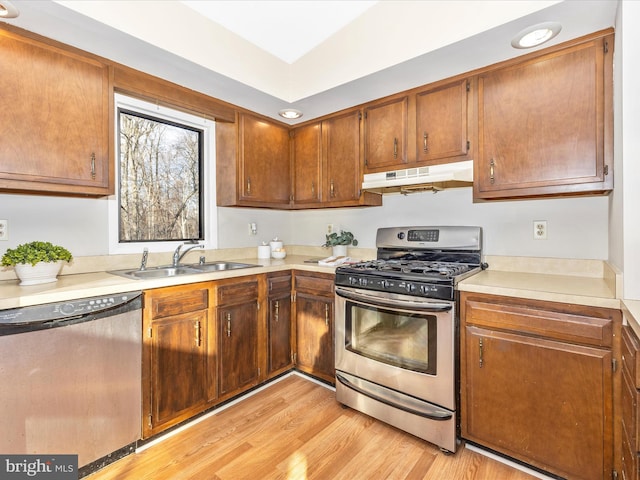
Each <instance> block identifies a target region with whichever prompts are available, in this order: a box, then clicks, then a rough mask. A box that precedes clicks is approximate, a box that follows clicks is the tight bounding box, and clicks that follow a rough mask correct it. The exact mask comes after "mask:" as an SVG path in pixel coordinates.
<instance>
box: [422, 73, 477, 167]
mask: <svg viewBox="0 0 640 480" xmlns="http://www.w3.org/2000/svg"><path fill="white" fill-rule="evenodd" d="M469 88H470V83H469V81H468V80H461V81H459V82H456V83H453V84H450V85H445V86H442V87H438V88H435V89H432V90H427V91H424V92H421V93H418V94H417V95H416V160H417V162H418V163H419V164H422V165H428V164H434V163H442V160H443V159H447V160H448V161H458V160H468V155H467V152H468V146H467V142H468V141H469V138H468V133H467V124H468V121H467V116H468V107H467V105H468V102H467V96H468V91H469Z"/></svg>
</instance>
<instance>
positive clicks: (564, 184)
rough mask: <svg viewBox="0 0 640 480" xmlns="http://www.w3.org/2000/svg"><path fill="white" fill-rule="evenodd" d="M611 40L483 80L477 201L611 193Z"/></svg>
mask: <svg viewBox="0 0 640 480" xmlns="http://www.w3.org/2000/svg"><path fill="white" fill-rule="evenodd" d="M612 57H613V35H607V36H604V37H598V38H591V39H589V40H588V41H584V42H582V43H577V44H572V45H570V46H567V47H566V48H563V49H560V50H557V49H556V50H555V51H551V52H550V53H547V54H543V55H538V56H534V57H533V58H531V57H530V58H529V59H527V60H525V61H519V62H518V63H510V64H508V65H507V66H505V67H504V68H499V69H495V70H491V71H488V72H486V73H483V74H480V75H479V76H478V102H479V103H478V109H479V112H478V117H479V118H478V124H479V155H478V158H477V159H476V163H475V168H474V170H475V174H474V198H476V199H491V198H510V197H527V196H540V195H563V194H577V193H600V192H607V191H609V190H611V188H612V187H613V171H612V167H613V165H612V161H613V157H612V129H613V126H612V125H613V120H612V99H613V94H612Z"/></svg>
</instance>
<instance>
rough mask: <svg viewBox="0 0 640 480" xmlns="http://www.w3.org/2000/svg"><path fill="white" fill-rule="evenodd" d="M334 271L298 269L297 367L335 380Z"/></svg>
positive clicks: (295, 273) (296, 304)
mask: <svg viewBox="0 0 640 480" xmlns="http://www.w3.org/2000/svg"><path fill="white" fill-rule="evenodd" d="M334 280H335V278H334V275H333V274H325V273H315V272H314V273H312V272H302V271H295V272H294V298H295V319H296V368H297V369H298V370H300V371H302V372H305V373H308V374H310V375H313V376H315V377H318V378H320V379H322V380H325V381H327V382H329V383H332V384H335V363H334V352H335V347H334V309H333V306H334Z"/></svg>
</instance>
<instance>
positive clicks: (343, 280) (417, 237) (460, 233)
mask: <svg viewBox="0 0 640 480" xmlns="http://www.w3.org/2000/svg"><path fill="white" fill-rule="evenodd" d="M376 245H377V247H378V251H377V257H378V258H377V259H376V260H370V261H366V262H361V263H356V264H352V265H343V266H340V267H338V269H337V270H336V285H337V286H344V287H351V288H359V289H364V290H373V291H384V292H389V293H399V294H406V295H413V296H420V297H428V298H438V299H444V300H453V299H454V290H455V286H456V284H457V283H458V282H459V281H460V280H462V279H464V278H467V277H468V276H470V275H473V274H475V273H477V272H479V271H480V270H481V269H483V268H486V264H483V263H482V262H481V257H482V252H481V249H482V231H481V229H480V227H394V228H381V229H379V230H378V234H377V238H376Z"/></svg>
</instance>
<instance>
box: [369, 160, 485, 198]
mask: <svg viewBox="0 0 640 480" xmlns="http://www.w3.org/2000/svg"><path fill="white" fill-rule="evenodd" d="M472 184H473V160H466V161H464V162H454V163H446V164H442V165H431V166H428V167H416V168H406V169H404V170H393V171H390V172H380V173H368V174H366V175H365V176H364V181H363V183H362V189H363V190H368V191H376V192H378V193H395V192H400V193H403V194H408V193H413V192H420V191H424V190H432V191H434V192H437V191H439V190H443V189H444V188H451V187H470V186H472Z"/></svg>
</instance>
